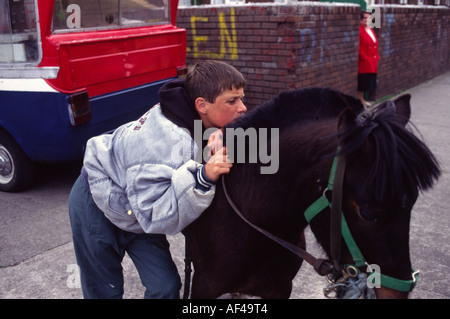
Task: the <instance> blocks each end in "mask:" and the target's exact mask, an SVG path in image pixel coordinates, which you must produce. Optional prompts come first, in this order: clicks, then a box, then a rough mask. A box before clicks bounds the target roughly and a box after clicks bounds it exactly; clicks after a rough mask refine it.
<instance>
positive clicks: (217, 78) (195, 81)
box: [185, 60, 245, 103]
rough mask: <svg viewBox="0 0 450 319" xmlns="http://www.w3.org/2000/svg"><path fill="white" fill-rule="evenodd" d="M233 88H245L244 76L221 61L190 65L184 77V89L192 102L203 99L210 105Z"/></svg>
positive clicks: (207, 61)
mask: <svg viewBox="0 0 450 319" xmlns="http://www.w3.org/2000/svg"><path fill="white" fill-rule="evenodd" d="M233 87H235V88H237V89H240V88H245V79H244V76H243V75H242V74H241V73H240V72H239V71H238V70H236V69H235V68H234V67H233V66H231V65H229V64H227V63H225V62H221V61H212V60H206V61H200V62H197V63H195V64H194V65H192V66H191V67H190V68H189V70H188V73H187V75H186V82H185V89H186V90H187V92H188V93H189V96H190V97H191V99H192V101H195V100H196V99H197V98H198V97H203V98H204V99H206V100H207V101H208V102H210V103H214V101H215V100H216V98H217V97H218V96H219V95H220V94H222V93H223V92H225V91H228V90H232V89H233Z"/></svg>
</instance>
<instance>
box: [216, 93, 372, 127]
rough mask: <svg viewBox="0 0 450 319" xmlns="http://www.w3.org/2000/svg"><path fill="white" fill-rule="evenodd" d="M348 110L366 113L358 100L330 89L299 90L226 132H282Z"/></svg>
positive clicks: (240, 120)
mask: <svg viewBox="0 0 450 319" xmlns="http://www.w3.org/2000/svg"><path fill="white" fill-rule="evenodd" d="M347 107H351V108H352V109H354V110H355V111H357V112H360V111H362V110H363V106H362V104H361V103H360V102H359V101H358V100H357V99H355V98H354V97H352V96H349V95H346V94H343V93H341V92H339V91H335V90H333V89H330V88H306V89H297V90H292V91H287V92H283V93H280V94H279V95H277V96H276V97H274V98H273V99H271V100H269V101H267V102H265V103H264V104H261V105H260V106H258V107H256V108H254V109H253V110H251V111H249V112H247V114H246V115H245V116H243V117H240V118H238V119H237V120H235V121H233V122H231V123H229V124H228V125H226V126H225V128H227V127H233V128H236V127H242V128H244V129H245V128H248V127H254V128H260V127H277V128H279V129H280V131H282V130H285V129H287V128H289V127H291V126H292V125H299V124H302V123H305V122H311V121H318V120H323V119H326V118H334V117H337V116H338V115H339V113H340V112H341V111H343V110H344V109H345V108H347Z"/></svg>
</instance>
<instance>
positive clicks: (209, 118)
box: [196, 86, 247, 128]
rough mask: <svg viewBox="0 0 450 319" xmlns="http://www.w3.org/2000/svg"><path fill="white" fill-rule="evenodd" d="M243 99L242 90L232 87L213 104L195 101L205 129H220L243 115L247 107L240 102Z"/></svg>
mask: <svg viewBox="0 0 450 319" xmlns="http://www.w3.org/2000/svg"><path fill="white" fill-rule="evenodd" d="M243 98H244V89H243V88H240V89H238V88H236V87H234V86H233V89H232V90H228V91H226V92H224V93H222V94H221V95H219V96H218V97H217V98H216V100H215V101H214V103H210V102H208V101H206V100H205V99H203V98H198V99H197V100H196V103H198V106H197V110H198V111H199V113H200V118H201V119H202V121H203V125H204V126H205V128H210V127H218V128H222V127H223V126H224V125H225V124H227V123H229V122H231V121H232V120H234V119H235V118H238V117H239V116H241V115H242V114H244V113H245V112H246V111H247V107H246V106H245V105H244V103H243V101H242V100H243Z"/></svg>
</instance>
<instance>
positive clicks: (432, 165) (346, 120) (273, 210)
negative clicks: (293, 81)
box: [186, 88, 440, 298]
mask: <svg viewBox="0 0 450 319" xmlns="http://www.w3.org/2000/svg"><path fill="white" fill-rule="evenodd" d="M409 100H410V96H409V95H404V96H401V97H399V98H398V99H396V100H395V101H386V102H383V103H381V104H380V105H378V106H377V107H376V108H375V109H374V110H372V111H370V112H368V111H366V110H365V109H364V107H363V106H362V105H361V103H360V102H359V101H358V100H356V99H354V98H352V97H350V96H347V95H344V94H342V93H340V92H337V91H333V90H331V89H323V88H312V89H304V90H296V91H290V92H285V93H282V94H280V95H278V96H277V97H275V98H274V99H273V100H271V101H269V102H267V103H265V104H263V105H261V106H259V107H257V108H256V109H254V110H252V111H250V112H248V114H247V115H246V116H245V117H242V118H239V119H238V120H236V121H234V122H233V123H231V124H229V125H228V126H227V127H226V128H225V130H227V129H229V128H231V129H235V128H242V129H244V130H245V129H248V128H255V130H256V131H257V132H261V129H271V128H278V129H279V138H277V140H276V141H275V140H272V144H271V145H269V152H270V151H271V152H274V151H275V148H274V147H275V144H274V142H276V143H277V144H276V147H277V148H279V156H278V159H277V160H278V166H277V168H278V169H277V171H276V172H275V173H274V174H261V168H262V167H264V165H267V163H261V161H257V162H256V163H249V162H245V163H235V164H234V166H233V169H232V170H231V173H230V174H229V175H227V176H226V177H225V181H226V186H227V189H228V192H229V194H230V196H231V198H232V200H233V201H234V203H235V204H236V206H237V207H238V208H239V209H240V211H241V212H242V213H243V215H245V217H246V219H248V220H249V221H250V222H252V223H253V224H256V225H258V226H259V227H261V228H264V229H265V230H267V231H269V232H270V233H272V234H274V235H276V236H278V237H280V238H283V239H284V240H286V241H288V242H290V243H294V244H296V245H298V246H300V247H302V248H305V240H304V234H303V231H304V228H305V227H306V226H307V221H306V219H305V217H304V215H303V212H304V211H305V210H306V209H307V208H308V206H309V205H311V204H312V203H313V202H314V201H315V200H316V199H317V198H319V197H320V196H322V195H323V193H324V190H325V189H326V187H327V182H328V177H329V174H330V169H331V166H332V161H333V157H334V155H335V154H336V151H337V150H338V147H339V149H340V151H339V152H340V155H341V156H344V157H345V160H346V163H347V169H346V173H345V177H344V181H343V195H342V211H343V216H345V219H346V221H347V223H348V227H349V229H350V231H351V234H352V235H353V238H354V240H355V241H356V243H357V245H358V247H359V249H360V250H361V252H362V254H363V255H364V257H365V259H366V261H367V263H369V264H376V265H378V266H379V267H380V269H381V273H382V274H384V275H387V276H390V277H393V278H398V279H400V280H409V279H411V269H412V267H411V262H410V258H409V223H410V214H411V209H412V207H413V205H414V203H415V201H416V199H417V197H418V193H419V190H426V189H428V188H430V187H431V186H432V185H433V183H434V181H435V180H436V179H437V178H438V176H439V175H440V169H439V166H438V163H437V161H436V159H435V158H434V156H433V155H432V153H431V152H430V150H429V149H428V148H427V147H426V145H425V144H424V143H423V142H421V141H420V140H419V139H418V138H417V137H416V136H415V135H414V134H413V133H412V132H411V130H410V129H407V128H406V124H407V122H408V121H409V117H410V105H409ZM272 138H273V136H272ZM247 150H248V149H247ZM246 158H248V156H247V157H246ZM310 226H311V229H312V231H313V233H314V236H315V237H316V238H317V240H318V241H319V243H320V244H321V246H322V247H323V249H324V250H325V252H326V253H327V254H328V255H329V254H330V213H329V209H326V210H324V211H323V212H322V213H320V214H318V215H317V217H315V218H314V219H313V220H312V221H311V222H310ZM186 231H187V233H189V234H190V240H189V243H188V245H189V248H190V251H191V256H192V260H193V264H194V270H195V272H194V277H193V282H192V294H191V296H192V297H193V298H217V297H219V296H221V295H223V294H225V293H241V294H248V295H252V296H260V297H262V298H288V297H289V296H290V293H291V289H292V280H293V278H294V277H295V275H296V274H297V272H298V270H299V268H300V266H301V264H302V261H303V260H302V259H301V258H300V257H298V256H296V255H295V254H293V253H291V252H290V251H288V250H287V249H285V248H284V247H281V246H280V245H279V244H278V243H276V242H274V241H272V240H270V239H268V238H267V237H265V236H264V235H262V234H260V233H259V232H257V231H256V230H254V229H253V228H251V227H249V225H247V224H246V223H245V222H244V221H243V220H242V219H240V217H238V216H237V214H236V213H235V212H234V211H233V209H232V208H231V206H230V204H229V202H228V201H227V199H226V197H225V195H224V189H223V188H222V184H221V183H218V184H217V190H216V195H215V198H214V201H213V203H212V204H211V206H210V207H209V208H208V209H207V211H205V213H204V214H202V216H201V217H200V218H199V219H198V220H196V221H195V222H194V223H193V224H191V225H190V226H189V227H188V229H187V230H186ZM341 247H342V248H341V252H340V256H341V257H340V262H341V263H342V264H353V258H352V256H351V254H350V253H349V250H348V249H347V246H346V244H345V243H344V241H342V244H341ZM361 271H362V272H363V271H366V270H365V269H361ZM376 294H377V297H407V295H408V292H407V291H406V292H405V291H397V290H394V289H391V288H386V287H381V288H380V289H376Z"/></svg>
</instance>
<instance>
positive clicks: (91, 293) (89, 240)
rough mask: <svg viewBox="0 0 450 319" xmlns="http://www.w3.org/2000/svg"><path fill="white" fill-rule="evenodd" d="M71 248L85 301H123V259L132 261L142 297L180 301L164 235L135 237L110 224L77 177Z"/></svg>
mask: <svg viewBox="0 0 450 319" xmlns="http://www.w3.org/2000/svg"><path fill="white" fill-rule="evenodd" d="M69 216H70V223H71V226H72V235H73V244H74V248H75V255H76V258H77V263H78V266H79V267H80V277H81V287H82V290H83V296H84V298H89V299H91V298H122V296H123V272H122V264H121V263H122V260H123V257H124V255H125V252H127V253H128V255H129V256H130V258H131V260H132V261H133V263H134V265H135V267H136V269H137V271H138V273H139V277H140V279H141V282H142V284H143V285H144V287H145V288H146V290H145V294H144V298H179V297H180V294H179V291H180V288H181V281H180V276H179V275H178V270H177V268H176V266H175V263H174V262H173V260H172V256H171V254H170V250H169V242H168V241H167V239H166V236H165V235H159V234H145V233H143V234H136V233H131V232H127V231H123V230H121V229H119V228H118V227H116V226H115V225H114V224H112V223H111V222H110V221H109V220H108V219H107V218H106V217H105V215H104V214H103V212H102V211H101V210H100V209H99V208H98V207H97V206H96V205H95V203H94V201H93V199H92V196H91V194H90V192H89V191H88V190H87V189H86V187H85V186H84V184H83V182H82V180H81V178H80V177H79V178H78V179H77V181H76V182H75V184H74V186H73V188H72V191H71V193H70V197H69Z"/></svg>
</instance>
